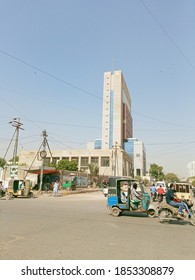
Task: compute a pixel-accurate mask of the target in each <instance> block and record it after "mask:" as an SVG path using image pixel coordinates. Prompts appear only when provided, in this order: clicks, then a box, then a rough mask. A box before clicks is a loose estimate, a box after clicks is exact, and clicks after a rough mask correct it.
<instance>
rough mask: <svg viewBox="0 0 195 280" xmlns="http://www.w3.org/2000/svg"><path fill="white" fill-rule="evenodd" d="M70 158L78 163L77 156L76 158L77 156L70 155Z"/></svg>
mask: <svg viewBox="0 0 195 280" xmlns="http://www.w3.org/2000/svg"><path fill="white" fill-rule="evenodd" d="M71 160H74V161H76V163H77V165H78V163H79V158H78V157H71Z"/></svg>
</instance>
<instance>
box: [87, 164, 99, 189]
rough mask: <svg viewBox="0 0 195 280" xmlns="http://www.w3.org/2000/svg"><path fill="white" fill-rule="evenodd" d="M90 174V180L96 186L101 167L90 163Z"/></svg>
mask: <svg viewBox="0 0 195 280" xmlns="http://www.w3.org/2000/svg"><path fill="white" fill-rule="evenodd" d="M88 168H89V172H90V179H91V181H93V183H94V185H96V182H97V179H98V178H97V176H98V174H99V166H98V164H96V163H89V164H88Z"/></svg>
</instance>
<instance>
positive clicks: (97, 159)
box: [91, 157, 99, 164]
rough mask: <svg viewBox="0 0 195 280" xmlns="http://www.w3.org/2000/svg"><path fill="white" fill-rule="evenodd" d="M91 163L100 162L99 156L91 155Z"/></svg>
mask: <svg viewBox="0 0 195 280" xmlns="http://www.w3.org/2000/svg"><path fill="white" fill-rule="evenodd" d="M91 163H96V164H99V158H98V157H91Z"/></svg>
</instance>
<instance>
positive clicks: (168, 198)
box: [166, 183, 184, 219]
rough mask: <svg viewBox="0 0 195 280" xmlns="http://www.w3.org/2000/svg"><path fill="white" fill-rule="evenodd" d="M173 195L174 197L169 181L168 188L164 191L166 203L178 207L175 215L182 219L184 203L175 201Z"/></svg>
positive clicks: (172, 185) (172, 187) (172, 186)
mask: <svg viewBox="0 0 195 280" xmlns="http://www.w3.org/2000/svg"><path fill="white" fill-rule="evenodd" d="M174 197H175V192H174V184H173V183H171V184H170V188H169V189H168V191H167V193H166V203H167V204H169V205H171V206H173V207H176V208H179V209H178V215H177V217H178V218H180V219H183V209H184V204H183V203H182V202H175V201H174Z"/></svg>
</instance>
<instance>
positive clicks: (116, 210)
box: [112, 207, 121, 217]
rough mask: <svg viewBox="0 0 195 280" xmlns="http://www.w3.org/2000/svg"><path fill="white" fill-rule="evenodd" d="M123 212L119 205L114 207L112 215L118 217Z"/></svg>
mask: <svg viewBox="0 0 195 280" xmlns="http://www.w3.org/2000/svg"><path fill="white" fill-rule="evenodd" d="M120 214H121V211H120V209H119V208H118V207H113V208H112V216H114V217H118V216H119V215H120Z"/></svg>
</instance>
